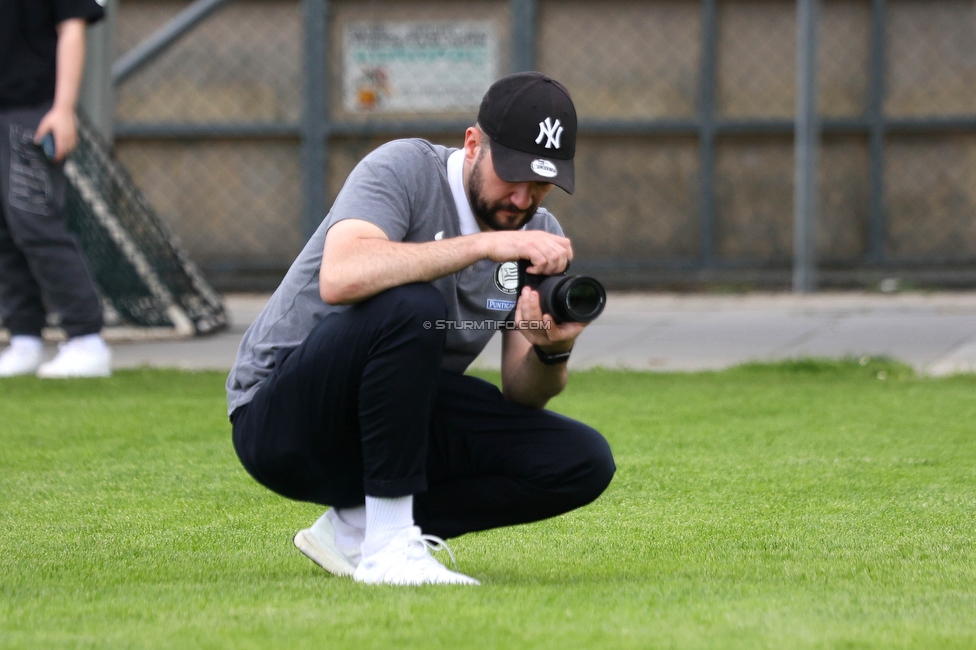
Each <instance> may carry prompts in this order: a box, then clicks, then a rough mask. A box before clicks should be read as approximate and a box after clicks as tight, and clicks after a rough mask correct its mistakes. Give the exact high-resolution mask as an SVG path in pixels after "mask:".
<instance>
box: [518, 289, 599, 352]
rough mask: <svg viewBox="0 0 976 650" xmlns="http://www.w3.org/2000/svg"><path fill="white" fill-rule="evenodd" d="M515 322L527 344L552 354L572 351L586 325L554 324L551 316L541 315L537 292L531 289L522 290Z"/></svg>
mask: <svg viewBox="0 0 976 650" xmlns="http://www.w3.org/2000/svg"><path fill="white" fill-rule="evenodd" d="M515 322H516V324H519V323H521V325H520V326H519V332H521V333H522V336H524V337H525V338H526V340H528V342H529V343H531V344H532V345H538V346H539V347H540V348H542V349H543V350H545V351H546V352H552V353H556V352H566V351H567V350H570V349H572V347H573V343H575V341H576V337H577V336H579V335H580V333H581V332H582V331H583V328H585V327H586V323H572V322H570V323H561V324H560V323H556V321H554V320H553V318H552V316H551V315H549V314H543V313H542V305H541V304H540V301H539V292H538V291H535V290H534V289H532V288H531V287H523V288H522V293H521V295H520V296H519V300H518V304H517V305H516V306H515ZM533 323H540V324H539V325H534V324H533Z"/></svg>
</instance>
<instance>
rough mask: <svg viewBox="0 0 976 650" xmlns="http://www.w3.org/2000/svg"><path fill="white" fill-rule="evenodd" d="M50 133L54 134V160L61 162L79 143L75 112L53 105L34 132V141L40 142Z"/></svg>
mask: <svg viewBox="0 0 976 650" xmlns="http://www.w3.org/2000/svg"><path fill="white" fill-rule="evenodd" d="M48 133H51V134H53V135H54V161H55V162H61V161H62V160H64V159H65V158H66V157H67V156H68V154H70V153H71V152H72V151H74V148H75V147H76V146H77V145H78V124H77V122H75V112H74V111H73V110H71V109H69V108H61V107H58V106H55V107H53V108H52V109H51V110H50V111H48V112H47V114H46V115H45V116H44V117H43V118H41V122H40V124H38V125H37V130H36V131H35V132H34V142H35V143H36V144H40V143H41V140H43V139H44V136H45V135H47V134H48Z"/></svg>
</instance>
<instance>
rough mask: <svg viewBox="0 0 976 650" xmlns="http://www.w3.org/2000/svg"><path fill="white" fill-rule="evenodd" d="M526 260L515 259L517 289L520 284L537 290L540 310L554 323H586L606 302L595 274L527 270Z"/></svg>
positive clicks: (601, 311)
mask: <svg viewBox="0 0 976 650" xmlns="http://www.w3.org/2000/svg"><path fill="white" fill-rule="evenodd" d="M531 265H532V263H531V262H529V261H528V260H520V261H519V263H518V293H519V294H521V293H522V287H531V288H532V289H534V290H536V291H538V292H539V303H540V304H541V306H542V313H544V314H549V315H550V316H552V319H553V320H554V321H556V322H557V323H589V322H590V321H592V320H594V319H596V317H597V316H599V315H600V314H601V313H603V308H604V307H606V305H607V292H606V291H605V290H604V288H603V285H602V284H600V282H599V281H598V280H596V279H595V278H591V277H587V276H585V275H566V273H565V272H564V273H560V274H559V275H535V274H533V273H529V272H528V268H529V267H530V266H531Z"/></svg>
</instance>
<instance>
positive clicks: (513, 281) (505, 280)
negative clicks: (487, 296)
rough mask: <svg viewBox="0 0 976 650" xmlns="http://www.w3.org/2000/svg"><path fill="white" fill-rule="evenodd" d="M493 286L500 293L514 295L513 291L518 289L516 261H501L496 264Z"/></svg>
mask: <svg viewBox="0 0 976 650" xmlns="http://www.w3.org/2000/svg"><path fill="white" fill-rule="evenodd" d="M481 277H485V276H481ZM495 286H496V287H498V290H499V291H501V292H502V293H507V294H509V295H515V292H516V291H518V264H517V263H516V262H502V263H501V264H499V265H498V268H496V269H495Z"/></svg>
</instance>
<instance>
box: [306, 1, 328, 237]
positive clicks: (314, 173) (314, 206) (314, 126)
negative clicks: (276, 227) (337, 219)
mask: <svg viewBox="0 0 976 650" xmlns="http://www.w3.org/2000/svg"><path fill="white" fill-rule="evenodd" d="M328 7H329V3H328V1H327V0H302V10H303V14H304V23H305V66H304V67H305V90H304V110H303V113H302V128H301V134H302V135H301V139H302V144H301V149H302V151H301V159H302V197H303V206H302V232H303V234H304V236H305V241H308V239H310V238H311V236H312V235H313V234H314V233H315V229H316V228H318V226H319V224H320V223H321V222H322V219H324V218H325V208H326V205H325V182H326V170H327V156H328V141H327V138H328V121H329V116H328V102H327V96H326V92H327V88H326V74H327V71H328V66H327V65H326V60H325V57H326V51H327V47H326V37H327V33H326V12H327V11H328Z"/></svg>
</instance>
